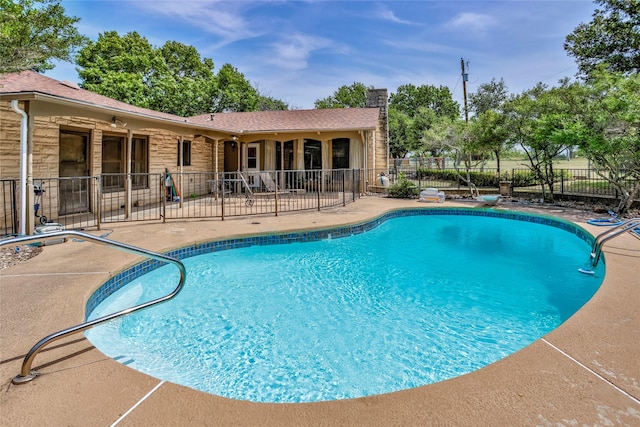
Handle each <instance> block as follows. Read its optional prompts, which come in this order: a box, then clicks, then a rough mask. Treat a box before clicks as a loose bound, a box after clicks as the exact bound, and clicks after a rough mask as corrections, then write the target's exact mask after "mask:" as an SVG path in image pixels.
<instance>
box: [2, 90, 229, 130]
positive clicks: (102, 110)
mask: <svg viewBox="0 0 640 427" xmlns="http://www.w3.org/2000/svg"><path fill="white" fill-rule="evenodd" d="M0 99H9V100H14V99H15V100H18V101H43V102H45V103H51V104H56V105H60V106H64V107H68V108H69V109H70V110H73V109H76V108H79V107H82V110H83V111H84V112H85V113H86V111H87V110H88V111H91V112H93V113H94V114H93V115H92V117H93V118H98V119H100V120H104V121H109V120H110V119H111V117H113V116H117V117H118V118H119V119H121V120H125V119H126V120H125V121H131V120H132V119H138V120H139V121H140V122H141V123H149V124H150V125H149V126H148V127H151V124H158V125H162V127H163V128H167V127H169V128H172V129H174V128H176V127H177V128H188V129H193V130H199V131H201V130H206V131H210V132H214V133H215V132H218V133H220V134H221V135H220V136H221V137H227V136H228V134H229V133H232V132H233V131H231V130H225V129H216V128H214V127H212V126H207V125H204V124H201V123H193V122H189V121H188V119H184V120H176V119H170V118H166V117H157V116H153V115H151V114H144V113H140V112H135V111H128V110H123V109H121V108H116V107H110V106H107V105H102V104H96V103H93V102H87V101H81V100H77V99H70V98H65V97H61V96H55V95H51V94H47V93H43V92H37V91H30V92H5V93H0ZM61 112H62V111H61ZM60 115H67V114H60ZM69 115H71V114H69ZM73 115H75V114H73ZM100 116H103V117H100Z"/></svg>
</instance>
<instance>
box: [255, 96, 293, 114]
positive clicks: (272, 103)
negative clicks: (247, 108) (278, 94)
mask: <svg viewBox="0 0 640 427" xmlns="http://www.w3.org/2000/svg"><path fill="white" fill-rule="evenodd" d="M288 109H289V104H287V103H286V102H284V101H282V100H280V99H276V98H273V97H271V96H265V95H260V100H259V101H258V110H259V111H275V110H282V111H286V110H288Z"/></svg>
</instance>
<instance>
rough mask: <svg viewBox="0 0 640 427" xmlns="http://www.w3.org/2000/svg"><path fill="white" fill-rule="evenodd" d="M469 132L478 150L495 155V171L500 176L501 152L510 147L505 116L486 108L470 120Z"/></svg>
mask: <svg viewBox="0 0 640 427" xmlns="http://www.w3.org/2000/svg"><path fill="white" fill-rule="evenodd" d="M470 125H471V126H470V132H471V135H472V137H473V138H474V140H475V141H476V144H477V146H478V150H479V151H481V152H483V153H493V154H494V155H495V157H496V163H497V169H498V170H497V173H498V176H500V172H501V171H500V159H501V157H502V153H503V152H505V151H506V150H509V149H510V148H511V147H512V143H511V140H510V139H509V136H510V135H509V130H508V127H507V116H506V115H505V114H503V113H501V112H496V111H494V110H487V111H485V112H483V113H480V114H479V115H477V116H475V117H474V118H473V119H472V120H471V122H470Z"/></svg>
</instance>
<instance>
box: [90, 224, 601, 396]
mask: <svg viewBox="0 0 640 427" xmlns="http://www.w3.org/2000/svg"><path fill="white" fill-rule="evenodd" d="M588 253H589V245H588V244H587V243H586V242H584V241H583V240H581V239H580V238H578V237H577V236H575V235H574V234H572V233H570V232H567V231H564V230H561V229H559V228H554V227H550V226H545V225H541V224H536V223H531V222H524V221H516V220H507V219H499V218H492V217H483V216H478V217H476V216H460V215H429V216H408V217H400V218H394V219H390V220H388V221H385V222H383V223H382V224H381V225H380V226H379V227H377V228H375V229H373V230H371V231H368V232H366V233H362V234H358V235H354V236H351V237H345V238H340V239H328V240H322V241H316V242H308V243H292V244H282V245H271V246H252V247H249V248H242V249H234V250H227V251H220V252H214V253H211V254H207V255H200V256H196V257H192V258H187V259H185V260H183V262H184V263H185V265H186V266H187V271H188V275H187V281H186V284H185V288H184V290H183V291H182V293H181V294H180V295H179V296H178V297H176V299H175V300H173V301H171V302H168V303H166V304H161V305H158V306H156V307H153V308H150V309H147V310H143V311H142V312H139V313H135V314H132V315H129V316H127V317H124V318H121V319H119V320H115V321H112V322H109V323H106V324H103V325H101V326H98V327H95V328H93V329H91V330H89V331H87V332H86V335H87V337H88V338H89V339H90V340H91V342H92V343H93V344H94V345H95V346H96V347H97V348H99V349H100V350H101V351H102V352H104V353H105V354H107V355H109V356H110V357H112V358H114V359H116V360H118V361H120V362H121V363H125V364H127V365H128V366H130V367H133V368H135V369H138V370H140V371H142V372H145V373H147V374H149V375H152V376H155V377H157V378H161V379H165V380H168V381H172V382H175V383H178V384H182V385H185V386H188V387H192V388H195V389H198V390H202V391H205V392H208V393H212V394H217V395H221V396H226V397H230V398H235V399H241V400H250V401H255V402H313V401H325V400H335V399H346V398H355V397H361V396H369V395H374V394H381V393H386V392H391V391H396V390H402V389H408V388H413V387H417V386H421V385H425V384H430V383H434V382H438V381H442V380H445V379H448V378H452V377H456V376H459V375H463V374H466V373H469V372H472V371H475V370H477V369H479V368H481V367H483V366H486V365H488V364H490V363H493V362H495V361H497V360H500V359H502V358H504V357H505V356H507V355H509V354H511V353H513V352H515V351H517V350H519V349H521V348H523V347H525V346H527V345H528V344H530V343H532V342H533V341H535V340H537V339H538V338H540V337H542V336H543V335H545V334H546V333H548V332H549V331H551V330H553V329H554V328H556V327H557V326H558V325H560V324H561V323H562V322H563V321H565V320H566V319H567V318H569V317H570V316H571V315H572V314H573V313H574V312H575V311H576V310H578V309H579V308H580V307H581V306H582V305H583V304H584V303H585V302H586V301H588V300H589V298H591V296H592V295H593V294H594V293H595V291H596V290H597V288H598V287H599V285H600V283H601V282H602V279H603V275H604V271H603V267H602V263H601V264H600V265H601V266H600V267H599V268H598V269H597V270H596V273H595V275H593V276H587V275H582V274H579V273H578V272H577V268H579V267H584V266H585V262H586V261H587V260H588ZM177 281H178V273H177V271H176V269H175V267H173V266H165V267H161V268H159V269H157V270H155V271H153V272H151V273H148V274H146V275H144V276H143V277H141V278H139V279H137V280H135V281H132V282H131V283H129V284H128V285H126V286H125V287H124V288H122V289H120V290H119V291H117V292H116V293H114V294H113V295H111V296H110V297H109V298H107V299H106V300H105V301H103V302H102V303H101V304H100V305H99V306H98V307H97V308H96V309H95V310H94V311H93V313H91V318H95V317H99V316H101V315H105V314H109V313H111V312H113V311H115V310H117V309H121V308H125V307H128V306H131V305H133V304H136V303H140V302H143V301H147V300H149V299H152V298H156V297H158V296H161V295H164V294H166V293H168V292H169V291H171V290H172V289H173V288H174V287H175V285H176V283H177Z"/></svg>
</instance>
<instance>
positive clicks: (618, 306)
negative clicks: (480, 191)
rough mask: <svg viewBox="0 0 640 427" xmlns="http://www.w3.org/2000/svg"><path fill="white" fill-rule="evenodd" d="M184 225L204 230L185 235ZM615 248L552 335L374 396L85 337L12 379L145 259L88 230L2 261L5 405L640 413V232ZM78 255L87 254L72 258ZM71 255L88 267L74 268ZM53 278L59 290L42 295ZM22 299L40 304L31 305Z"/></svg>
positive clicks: (561, 419)
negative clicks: (315, 391)
mask: <svg viewBox="0 0 640 427" xmlns="http://www.w3.org/2000/svg"><path fill="white" fill-rule="evenodd" d="M415 206H416V205H415V202H411V201H404V202H403V201H393V200H388V199H380V200H379V199H363V200H361V201H358V202H356V203H354V204H351V205H350V206H349V207H347V208H342V209H336V210H333V211H331V212H322V213H318V214H300V215H283V216H280V217H278V218H265V219H260V220H259V222H261V223H262V225H256V226H253V225H251V224H252V222H249V221H253V222H255V219H252V220H247V219H237V220H232V221H230V220H227V221H224V222H219V221H217V222H202V221H201V222H191V223H179V224H178V223H173V224H172V225H149V226H146V225H145V226H138V227H131V226H118V227H115V226H114V229H115V231H114V233H113V237H114V238H116V239H118V240H121V241H125V242H127V243H130V244H135V243H136V242H138V243H140V245H139V246H141V247H158V246H159V247H161V248H163V250H169V249H170V246H171V242H173V241H174V240H171V241H170V239H168V237H175V238H176V239H178V240H179V239H183V243H181V244H180V243H178V244H177V245H183V246H188V245H191V244H193V243H195V242H197V241H200V240H203V239H206V240H210V239H211V238H214V239H215V238H221V237H222V236H223V235H226V236H237V235H243V234H245V235H246V234H248V233H249V232H251V231H254V229H257V230H255V231H258V232H263V233H270V232H274V231H276V230H277V229H280V230H282V229H287V230H296V229H305V228H317V227H319V226H320V227H322V226H324V225H330V224H327V222H331V221H332V222H333V224H337V223H339V224H347V223H357V222H359V221H366V220H367V219H371V218H374V217H376V216H379V215H381V214H382V213H384V212H386V211H389V210H393V209H402V208H404V207H415ZM448 206H454V207H456V206H457V207H461V206H458V205H455V203H448ZM467 206H468V205H467ZM498 206H499V207H500V205H498ZM501 209H515V210H520V209H521V207H517V206H515V207H507V206H503V207H501ZM561 214H562V213H560V214H558V215H561ZM542 215H548V214H547V213H542ZM558 215H556V214H555V213H552V214H551V215H549V216H552V217H556V216H558ZM573 222H577V223H578V225H579V226H580V227H581V228H584V229H586V230H587V231H589V232H591V233H594V234H596V233H597V232H599V231H602V230H598V229H597V227H589V226H587V225H586V223H583V221H581V220H578V221H575V220H574V221H573ZM185 232H189V233H192V234H193V236H196V237H195V238H191V237H190V238H187V237H185V236H184V233H185ZM216 233H217V235H216ZM154 242H155V245H157V246H154ZM177 245H176V244H174V246H177ZM167 246H169V247H167ZM604 252H605V256H606V261H607V275H606V276H605V279H604V281H603V284H602V285H601V288H600V290H599V291H598V292H597V293H596V295H594V297H593V298H592V299H591V300H590V301H589V302H588V303H587V304H586V305H585V306H584V307H583V308H582V309H581V310H579V311H578V312H577V313H576V314H575V315H574V316H572V317H571V318H570V319H569V320H567V321H566V322H565V323H564V324H563V325H561V326H560V327H559V328H558V329H556V330H554V331H553V332H551V333H550V334H548V335H547V336H545V337H544V338H543V339H542V340H539V341H536V342H535V343H533V344H532V345H530V346H528V347H526V348H525V349H523V350H521V351H519V352H517V353H514V354H513V355H511V356H508V357H507V358H505V359H502V360H501V361H499V362H496V363H494V364H492V365H489V366H487V367H485V368H483V369H480V370H479V371H476V372H473V373H471V374H467V375H464V376H461V377H458V378H454V379H451V380H447V381H443V382H440V383H436V384H431V385H427V386H423V387H418V388H416V389H411V390H404V391H400V392H394V393H388V394H385V395H378V396H370V397H365V398H358V399H350V400H344V401H333V402H318V403H309V404H257V403H250V402H243V401H237V400H232V399H225V398H221V397H219V396H212V395H207V394H206V393H202V392H197V391H195V390H192V389H188V388H186V387H181V386H178V385H175V384H171V383H166V382H161V381H159V380H156V379H154V378H151V377H148V376H146V375H144V374H141V373H138V372H136V371H133V370H131V369H129V368H127V367H126V366H123V365H121V364H119V363H117V362H114V361H112V360H111V359H109V358H106V357H104V355H101V353H100V352H99V351H97V350H96V349H94V348H92V347H91V346H90V344H88V342H87V341H86V340H84V339H82V340H78V341H77V342H74V341H73V340H72V341H71V342H69V343H65V344H62V345H60V346H58V347H57V348H55V349H52V350H51V351H47V352H43V354H42V355H39V356H38V358H39V359H37V360H36V362H35V365H36V367H37V368H38V369H39V370H40V371H41V372H42V373H43V375H42V378H38V379H36V380H35V381H33V382H32V383H29V384H27V385H21V386H14V385H11V384H10V382H9V381H10V378H12V377H13V376H14V375H15V374H16V373H17V372H18V371H19V366H20V363H21V358H20V357H19V356H20V354H24V352H25V351H26V350H27V349H28V348H29V347H30V346H31V345H33V343H35V341H36V340H37V339H39V338H41V337H42V336H44V334H46V333H48V332H50V331H51V330H52V329H53V330H57V329H56V328H57V326H58V325H59V324H60V325H62V327H66V326H69V324H70V322H71V323H73V322H74V319H75V322H77V321H78V320H79V319H81V317H82V316H83V312H84V304H81V305H80V304H78V302H79V301H80V300H81V301H87V299H88V297H89V295H91V293H92V292H93V291H94V290H95V289H96V288H97V287H99V286H100V284H101V283H104V281H106V280H107V278H108V277H110V275H112V274H113V272H114V271H121V270H122V269H123V268H126V267H127V266H130V265H133V264H135V263H136V262H137V261H136V260H135V259H132V258H131V257H130V256H129V257H127V256H116V257H111V255H110V254H112V252H108V251H106V250H104V249H102V248H97V249H95V250H94V249H89V248H88V246H86V244H85V246H82V245H80V244H75V245H74V244H69V243H66V244H64V245H56V246H51V247H47V248H45V251H44V252H43V253H42V254H40V255H38V256H37V257H35V258H33V259H32V260H29V261H28V262H26V263H24V265H19V266H14V267H11V268H10V269H7V270H5V271H3V272H2V273H3V276H2V281H1V283H0V285H1V287H0V291H2V294H0V296H2V299H1V300H0V303H1V304H2V313H0V316H1V317H0V319H1V320H2V325H1V326H0V339H1V340H2V343H3V345H2V347H3V348H2V355H1V358H2V363H1V364H0V372H1V373H2V377H3V382H2V383H3V386H4V389H5V393H3V394H2V395H0V396H1V397H0V399H2V400H1V401H0V409H2V413H3V418H4V421H6V422H7V423H9V424H10V425H43V424H48V425H86V424H94V425H95V424H112V423H114V422H116V421H118V420H119V421H118V425H144V424H149V423H153V424H154V425H176V424H199V425H212V424H220V425H427V424H430V425H470V424H476V425H477V424H484V425H533V424H536V425H537V424H540V425H551V424H556V423H563V424H567V423H581V424H591V425H597V424H604V423H605V422H610V423H611V424H625V423H626V424H628V425H633V424H639V423H640V404H639V403H638V400H637V396H640V385H639V384H640V380H639V379H640V367H639V366H638V363H637V361H636V355H637V353H638V350H640V349H639V344H638V343H637V340H634V339H633V337H637V336H640V319H638V310H637V302H638V301H640V283H639V282H640V279H638V275H637V265H638V261H639V260H640V240H638V239H636V238H635V237H633V236H632V235H630V234H629V235H628V236H626V235H625V236H622V237H621V238H620V240H618V239H616V242H615V244H613V243H611V244H609V245H607V246H605V251H604ZM88 254H91V256H88ZM78 258H80V259H82V261H83V262H81V263H80V264H79V265H74V262H73V260H74V259H78ZM75 264H78V263H77V262H76V263H75ZM70 266H71V267H76V268H79V269H80V270H81V271H80V273H74V274H70V273H69V272H70V271H71V269H70ZM32 282H36V283H32ZM91 283H93V286H91ZM87 284H89V286H87ZM88 288H91V289H88ZM45 292H46V294H47V295H46V296H47V297H48V298H49V299H48V300H45V299H43V297H42V294H43V293H45ZM24 300H31V301H33V303H34V304H35V306H36V307H35V308H33V307H31V308H29V307H28V306H24V305H23V304H21V302H22V301H24ZM50 306H53V307H55V308H56V310H54V311H53V312H51V310H47V308H50ZM23 319H29V321H24V320H23ZM34 338H35V339H34ZM76 338H77V337H76ZM616 387H617V388H616ZM625 393H627V394H626V395H625ZM123 415H126V416H124V418H122V419H121V418H120V417H121V416H123Z"/></svg>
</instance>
